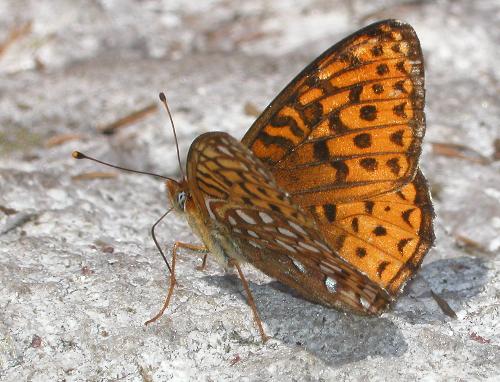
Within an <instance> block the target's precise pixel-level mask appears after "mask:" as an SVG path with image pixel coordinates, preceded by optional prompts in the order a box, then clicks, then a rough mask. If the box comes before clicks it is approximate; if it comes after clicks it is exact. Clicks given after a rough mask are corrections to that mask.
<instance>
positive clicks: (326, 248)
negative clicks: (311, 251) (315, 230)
mask: <svg viewBox="0 0 500 382" xmlns="http://www.w3.org/2000/svg"><path fill="white" fill-rule="evenodd" d="M314 244H317V245H318V246H319V247H320V248H323V249H324V250H325V251H326V252H331V251H332V250H331V249H330V248H328V247H327V246H326V245H325V244H323V243H322V242H321V241H318V240H314Z"/></svg>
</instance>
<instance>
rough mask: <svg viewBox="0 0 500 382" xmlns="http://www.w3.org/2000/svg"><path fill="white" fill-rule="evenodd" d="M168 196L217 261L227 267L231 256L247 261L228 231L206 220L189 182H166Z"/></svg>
mask: <svg viewBox="0 0 500 382" xmlns="http://www.w3.org/2000/svg"><path fill="white" fill-rule="evenodd" d="M166 186H167V191H168V192H167V193H168V198H169V200H170V204H171V206H172V207H173V208H174V211H176V212H177V213H181V214H183V215H185V217H186V220H187V222H188V224H189V226H190V227H191V229H192V230H193V232H194V233H195V234H196V235H197V236H198V237H199V238H200V239H201V241H202V242H203V244H204V245H205V246H206V247H207V249H208V251H209V252H210V253H211V254H213V255H214V256H215V259H216V260H217V262H218V263H219V264H220V265H221V266H223V267H224V268H227V266H228V262H229V260H230V259H231V258H233V259H235V260H237V261H238V262H240V263H243V262H246V260H245V259H244V258H242V257H241V250H240V249H239V248H238V245H237V244H236V243H235V241H234V240H232V239H231V236H230V234H229V233H228V232H226V231H227V228H225V227H223V226H220V224H218V223H217V222H214V221H206V219H204V217H203V216H202V214H201V213H200V210H199V208H198V207H197V206H196V203H195V201H194V199H193V197H192V194H191V193H190V192H189V186H188V182H187V181H186V180H182V181H181V182H175V181H173V180H168V181H167V182H166Z"/></svg>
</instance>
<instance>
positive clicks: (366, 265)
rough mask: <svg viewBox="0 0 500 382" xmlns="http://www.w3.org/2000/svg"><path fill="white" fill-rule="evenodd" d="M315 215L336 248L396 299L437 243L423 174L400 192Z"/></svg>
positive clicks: (315, 208)
mask: <svg viewBox="0 0 500 382" xmlns="http://www.w3.org/2000/svg"><path fill="white" fill-rule="evenodd" d="M310 210H311V212H312V215H313V216H314V217H315V220H316V221H317V222H318V227H319V230H320V231H321V232H322V233H323V236H324V237H325V239H326V240H327V241H328V242H330V243H333V246H334V249H335V250H336V251H337V252H338V253H339V254H340V255H341V256H342V257H343V258H344V259H346V260H347V261H348V262H349V263H350V264H352V265H353V266H355V267H356V268H358V269H360V270H362V271H363V272H364V273H366V274H367V275H368V277H369V278H370V279H371V280H373V281H375V282H377V283H378V284H379V285H380V286H381V287H382V288H384V289H386V290H387V291H388V292H389V293H390V294H391V295H393V296H396V295H397V294H398V293H399V292H400V291H401V289H402V288H403V286H404V285H405V284H406V282H407V281H408V280H409V279H410V278H411V277H412V276H413V275H414V273H415V272H416V270H417V269H418V268H419V266H420V264H421V262H422V260H423V258H424V256H425V254H426V253H427V251H428V250H429V248H430V247H431V246H432V243H433V242H434V231H433V227H432V219H433V217H434V211H433V208H432V203H431V200H430V196H429V191H428V187H427V183H426V181H425V178H424V176H423V175H422V173H421V172H420V171H418V172H417V175H416V176H415V178H414V179H413V181H412V182H410V183H408V184H407V185H405V186H403V187H402V188H401V189H400V190H399V191H397V192H390V193H386V194H383V195H380V196H377V197H374V198H370V199H366V200H364V201H359V202H351V203H340V204H326V205H322V206H313V207H310Z"/></svg>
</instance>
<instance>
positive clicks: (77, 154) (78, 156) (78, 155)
mask: <svg viewBox="0 0 500 382" xmlns="http://www.w3.org/2000/svg"><path fill="white" fill-rule="evenodd" d="M71 156H72V157H73V158H75V159H85V158H86V156H85V155H84V154H82V153H81V152H80V151H73V152H72V153H71Z"/></svg>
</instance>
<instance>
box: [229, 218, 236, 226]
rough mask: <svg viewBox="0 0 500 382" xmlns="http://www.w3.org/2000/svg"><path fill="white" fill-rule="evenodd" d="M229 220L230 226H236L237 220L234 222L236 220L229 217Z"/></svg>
mask: <svg viewBox="0 0 500 382" xmlns="http://www.w3.org/2000/svg"><path fill="white" fill-rule="evenodd" d="M227 220H228V221H229V224H231V225H236V220H234V218H233V217H232V216H229V218H228V219H227Z"/></svg>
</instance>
